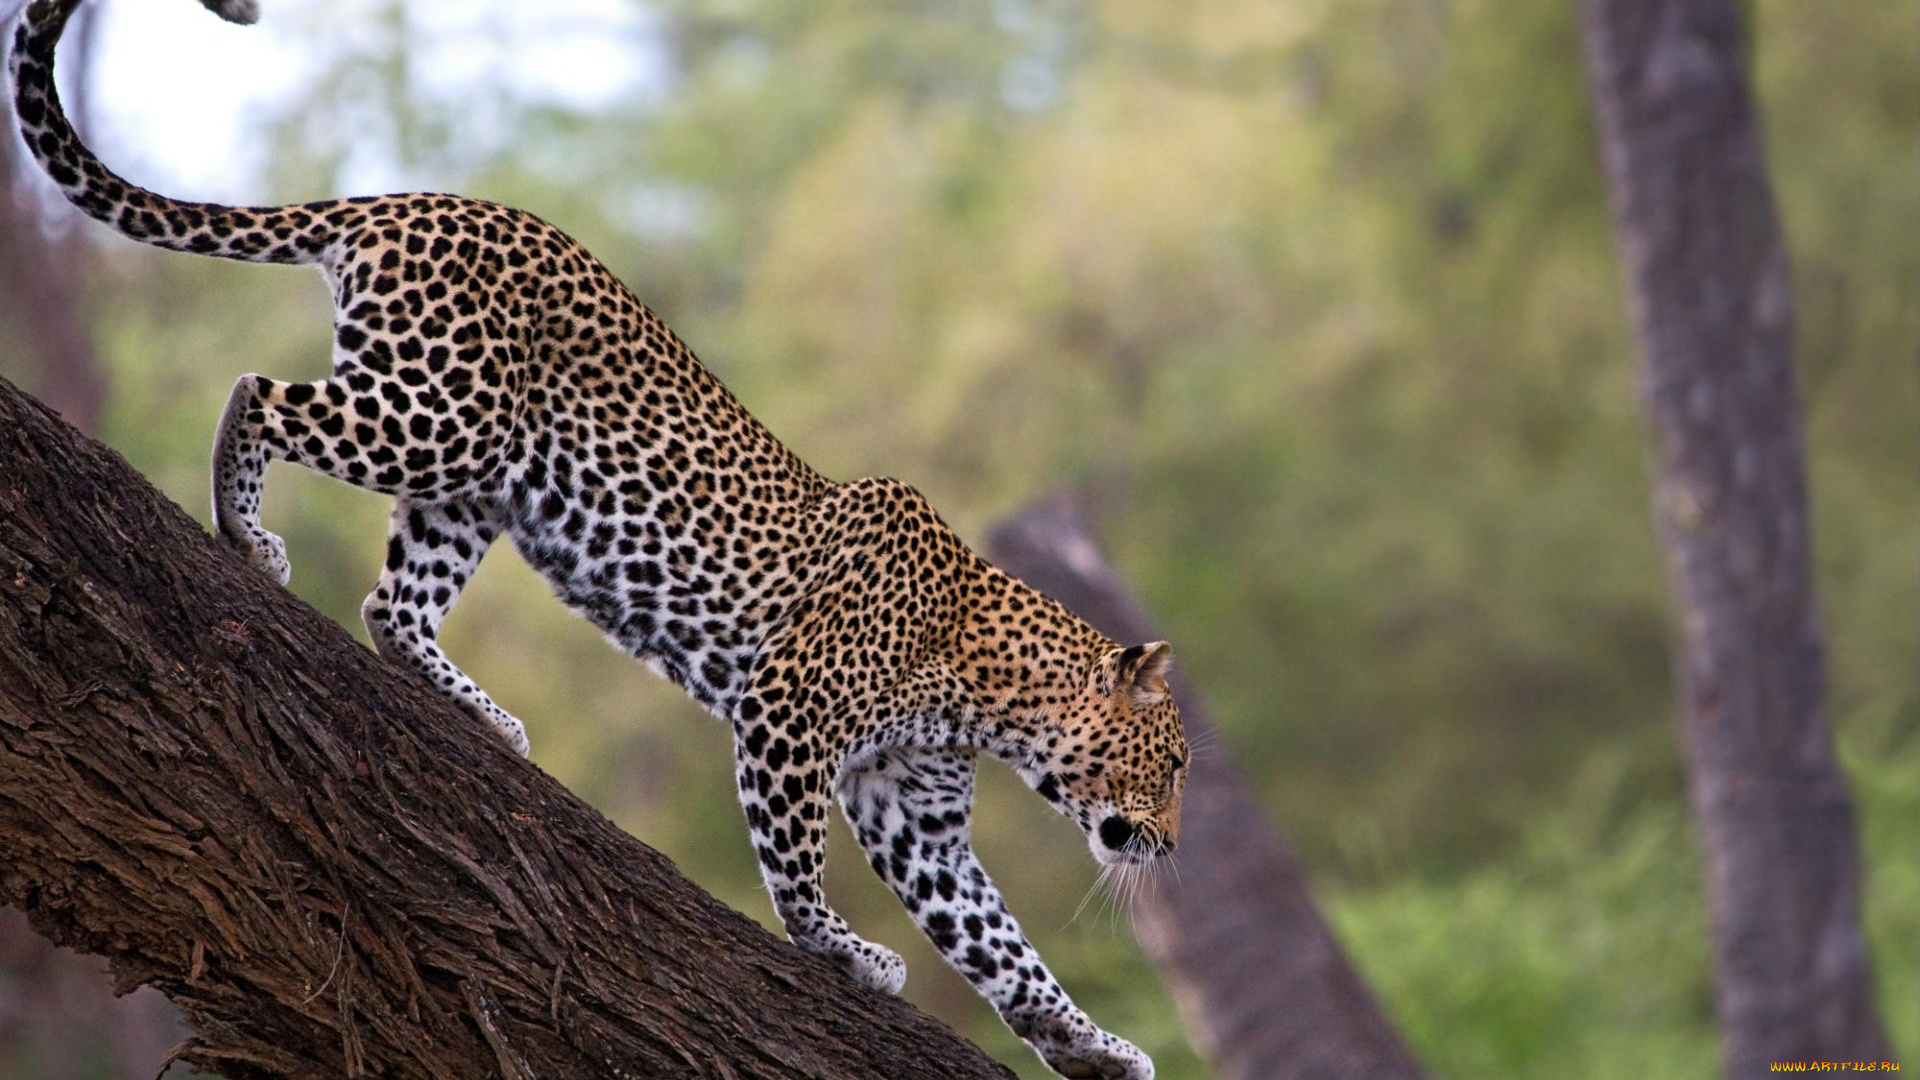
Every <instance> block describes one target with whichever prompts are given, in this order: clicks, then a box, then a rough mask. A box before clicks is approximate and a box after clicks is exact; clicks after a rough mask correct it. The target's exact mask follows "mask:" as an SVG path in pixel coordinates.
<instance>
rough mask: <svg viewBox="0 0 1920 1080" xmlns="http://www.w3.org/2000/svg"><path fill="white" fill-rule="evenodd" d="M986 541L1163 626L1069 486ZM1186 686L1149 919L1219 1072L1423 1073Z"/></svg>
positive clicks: (1143, 936)
mask: <svg viewBox="0 0 1920 1080" xmlns="http://www.w3.org/2000/svg"><path fill="white" fill-rule="evenodd" d="M988 549H989V551H990V553H991V557H992V558H993V560H994V562H996V563H997V564H999V565H1000V566H1001V567H1002V568H1004V569H1006V570H1007V571H1008V572H1009V573H1012V574H1015V575H1017V576H1019V577H1020V578H1021V579H1023V580H1025V581H1026V582H1028V583H1029V584H1031V585H1033V586H1034V587H1035V588H1038V589H1040V590H1041V591H1042V592H1045V593H1046V594H1048V595H1049V596H1052V597H1053V598H1055V599H1056V600H1059V601H1060V602H1062V603H1064V604H1066V605H1067V606H1068V607H1071V608H1072V609H1073V610H1074V611H1075V612H1077V613H1078V614H1079V615H1080V616H1081V617H1082V618H1085V619H1086V620H1087V621H1089V622H1091V623H1092V624H1093V625H1094V626H1096V627H1098V628H1100V629H1101V630H1102V631H1104V632H1106V633H1107V634H1108V635H1109V636H1112V637H1114V638H1115V639H1116V640H1120V641H1152V640H1156V639H1157V638H1158V637H1159V636H1160V635H1158V634H1156V633H1155V631H1154V628H1153V627H1152V625H1151V622H1150V620H1149V619H1148V618H1147V616H1146V613H1145V612H1144V611H1143V610H1142V608H1141V607H1140V604H1139V602H1138V601H1137V600H1135V599H1134V598H1133V596H1132V595H1131V594H1130V593H1129V592H1128V591H1127V589H1126V587H1125V585H1124V583H1123V582H1122V581H1121V580H1120V578H1119V575H1118V574H1117V573H1116V572H1115V571H1114V569H1113V567H1112V566H1111V565H1110V564H1109V563H1108V562H1107V561H1106V559H1105V557H1104V556H1103V555H1102V553H1101V551H1100V548H1099V546H1098V544H1097V543H1096V541H1095V540H1094V539H1093V537H1092V535H1091V533H1090V531H1089V530H1088V527H1087V525H1086V522H1085V520H1084V518H1083V517H1082V515H1081V514H1080V513H1079V512H1078V510H1077V509H1076V508H1075V507H1074V505H1073V503H1072V501H1071V499H1069V498H1067V497H1064V496H1055V497H1053V498H1050V499H1047V500H1044V501H1042V502H1040V503H1037V504H1035V505H1033V506H1031V507H1029V508H1027V509H1026V510H1024V511H1022V512H1021V513H1019V514H1017V515H1016V516H1014V517H1013V518H1011V519H1009V520H1008V521H1007V522H1005V523H1004V524H1002V525H1001V526H1000V527H999V528H997V529H996V530H994V532H993V534H992V536H991V537H990V539H989V544H988ZM1178 654H1179V647H1178V644H1177V643H1176V645H1175V656H1176V657H1177V656H1178ZM1173 684H1174V691H1175V696H1176V697H1177V698H1178V700H1179V702H1180V710H1181V717H1182V719H1183V721H1184V722H1185V723H1186V726H1187V737H1188V740H1189V741H1190V742H1192V743H1193V744H1195V745H1196V746H1197V747H1198V748H1199V749H1197V750H1196V751H1195V752H1194V755H1193V762H1192V765H1191V766H1190V772H1189V775H1188V778H1187V788H1186V795H1185V799H1184V801H1183V804H1182V808H1181V818H1182V821H1181V828H1180V847H1179V851H1178V852H1177V854H1176V856H1175V858H1176V859H1177V860H1178V873H1168V872H1162V873H1160V874H1158V875H1156V877H1155V879H1154V884H1153V887H1152V888H1150V889H1148V890H1146V891H1145V892H1143V893H1142V895H1141V898H1140V900H1139V902H1138V906H1137V909H1136V912H1137V916H1138V920H1137V923H1136V929H1137V931H1138V934H1139V938H1140V943H1141V946H1142V948H1143V949H1144V950H1145V951H1146V954H1147V956H1148V958H1149V959H1150V960H1151V961H1152V962H1153V964H1154V965H1155V967H1156V968H1157V969H1158V970H1159V971H1160V973H1161V976H1162V977H1163V978H1164V979H1165V980H1166V981H1167V984H1168V985H1169V986H1170V987H1172V988H1173V991H1174V995H1175V998H1176V1000H1177V1001H1178V1002H1179V1004H1180V1009H1181V1012H1182V1014H1183V1015H1184V1016H1185V1018H1186V1021H1187V1026H1188V1030H1189V1031H1190V1032H1191V1033H1192V1034H1193V1036H1194V1040H1195V1043H1196V1045H1197V1046H1199V1048H1200V1050H1201V1052H1202V1053H1203V1054H1205V1055H1206V1057H1207V1059H1208V1060H1209V1061H1210V1062H1211V1063H1212V1064H1213V1066H1214V1068H1215V1069H1216V1070H1218V1072H1219V1075H1220V1077H1221V1080H1416V1078H1418V1077H1420V1076H1421V1075H1422V1073H1421V1070H1420V1066H1419V1064H1418V1063H1417V1062H1416V1061H1415V1060H1414V1058H1413V1056H1412V1054H1410V1053H1409V1052H1408V1050H1407V1048H1406V1046H1405V1044H1404V1043H1403V1042H1402V1041H1401V1039H1400V1036H1399V1033H1398V1032H1397V1031H1396V1030H1395V1029H1394V1026H1393V1024H1392V1022H1391V1021H1390V1020H1389V1019H1388V1018H1387V1016H1386V1014H1385V1013H1383V1012H1382V1011H1381V1008H1380V1005H1379V1003H1378V1001H1376V1000H1375V998H1374V996H1373V994H1372V992H1371V991H1370V990H1368V988H1367V986H1366V983H1365V982H1364V980H1363V979H1362V978H1361V977H1360V974H1359V972H1357V971H1356V970H1354V967H1353V965H1352V963H1351V962H1349V961H1348V959H1347V957H1346V954H1345V953H1344V951H1343V950H1342V949H1341V948H1340V943H1339V941H1338V940H1337V939H1335V937H1334V936H1333V932H1332V930H1331V928H1330V927H1328V925H1327V922H1326V919H1325V918H1324V917H1322V916H1321V914H1320V911H1319V909H1318V908H1317V907H1316V906H1315V905H1314V902H1313V898H1312V897H1311V896H1310V895H1309V894H1308V892H1307V886H1306V881H1305V878H1304V875H1303V874H1302V872H1301V868H1300V864H1299V862H1298V861H1297V860H1296V859H1295V858H1294V855H1293V852H1292V850H1291V848H1290V847H1289V846H1288V845H1287V843H1286V841H1285V840H1284V839H1282V838H1281V836H1280V835H1279V833H1278V831H1277V830H1276V829H1274V828H1273V827H1272V826H1271V825H1270V824H1269V823H1268V821H1267V816H1266V811H1265V809H1264V808H1263V807H1262V806H1261V805H1260V803H1259V800H1258V799H1256V798H1255V797H1254V795H1253V793H1252V792H1251V791H1250V790H1249V789H1248V787H1247V785H1246V782H1245V781H1244V780H1243V779H1242V778H1241V776H1240V775H1239V774H1238V772H1237V771H1236V770H1235V769H1234V768H1233V765H1232V763H1231V762H1230V761H1229V760H1228V756H1227V753H1226V751H1225V748H1224V747H1222V746H1221V745H1220V744H1219V743H1218V742H1217V741H1216V734H1217V733H1216V730H1215V729H1214V727H1213V723H1212V720H1211V719H1210V718H1209V716H1208V714H1207V710H1206V706H1205V703H1204V702H1203V701H1201V699H1200V695H1199V694H1198V692H1197V691H1196V690H1195V689H1194V687H1193V686H1192V684H1191V683H1190V682H1189V681H1188V680H1186V679H1184V678H1182V677H1180V675H1179V673H1178V663H1177V661H1176V670H1175V676H1174V679H1173Z"/></svg>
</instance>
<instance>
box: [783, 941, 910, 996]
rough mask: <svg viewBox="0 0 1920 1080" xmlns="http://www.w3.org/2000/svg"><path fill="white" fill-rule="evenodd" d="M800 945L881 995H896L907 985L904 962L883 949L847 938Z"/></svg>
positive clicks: (891, 951) (870, 943) (905, 964)
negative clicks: (824, 958)
mask: <svg viewBox="0 0 1920 1080" xmlns="http://www.w3.org/2000/svg"><path fill="white" fill-rule="evenodd" d="M800 945H801V946H802V947H803V948H805V949H807V950H809V951H811V952H816V953H819V954H820V955H822V956H824V957H826V958H827V959H829V960H832V961H833V962H834V963H836V964H839V965H840V969H841V970H842V971H845V972H846V973H847V974H849V975H851V976H853V977H854V978H855V979H857V980H859V981H860V982H863V983H865V984H867V985H868V986H871V987H873V988H874V989H875V990H878V991H880V992H881V993H883V994H898V993H899V992H900V990H901V988H903V987H905V986H906V985H907V962H906V961H905V960H903V959H901V958H900V954H899V953H897V952H894V951H893V950H892V949H889V948H887V947H886V946H885V945H875V944H874V943H873V942H871V941H868V940H866V939H865V938H861V937H856V936H854V935H852V934H847V935H845V936H843V937H838V938H836V939H834V940H833V941H831V942H821V943H814V942H807V941H802V942H800Z"/></svg>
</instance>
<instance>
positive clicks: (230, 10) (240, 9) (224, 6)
mask: <svg viewBox="0 0 1920 1080" xmlns="http://www.w3.org/2000/svg"><path fill="white" fill-rule="evenodd" d="M200 3H202V4H204V5H205V6H206V9H207V10H208V11H211V12H213V13H214V14H215V15H218V16H220V17H221V18H223V19H225V20H227V21H228V22H230V23H241V24H243V25H244V24H248V23H254V22H258V21H259V20H260V4H259V2H258V0H200Z"/></svg>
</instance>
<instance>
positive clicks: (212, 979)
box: [0, 381, 1010, 1080]
mask: <svg viewBox="0 0 1920 1080" xmlns="http://www.w3.org/2000/svg"><path fill="white" fill-rule="evenodd" d="M715 780H716V782H725V778H722V777H716V778H715ZM0 901H4V902H9V903H15V904H18V905H19V906H20V907H22V908H23V909H25V911H26V912H27V914H28V916H29V917H30V918H31V919H32V920H33V924H34V926H35V928H36V929H38V930H39V931H40V932H41V933H43V934H45V935H47V936H48V937H50V938H52V939H54V940H55V941H58V942H61V943H62V944H66V945H70V946H73V947H75V948H78V949H81V950H84V951H87V952H96V953H101V954H104V955H106V956H107V957H108V958H109V960H110V962H111V965H112V969H113V972H114V975H115V978H116V980H117V982H118V984H119V986H120V987H121V988H122V989H127V988H131V987H134V986H137V985H141V984H151V985H153V986H155V987H157V988H159V989H160V990H161V991H162V992H164V993H165V994H166V995H167V996H168V997H170V998H172V999H173V1000H174V1001H175V1002H176V1003H178V1004H179V1005H180V1006H181V1008H182V1010H183V1013H184V1016H185V1019H186V1022H187V1024H188V1026H189V1027H190V1028H191V1029H192V1030H193V1032H194V1033H195V1034H194V1037H193V1039H192V1040H191V1042H190V1043H189V1044H187V1046H186V1047H185V1048H184V1049H182V1050H181V1051H180V1052H179V1056H180V1058H181V1059H182V1060H185V1061H187V1062H188V1063H190V1064H192V1065H194V1066H196V1067H198V1068H202V1069H206V1070H212V1071H217V1072H219V1073H222V1074H224V1075H226V1076H228V1077H230V1078H233V1080H249V1078H254V1077H259V1078H266V1077H275V1078H279V1080H308V1078H313V1080H319V1078H322V1077H324V1078H328V1080H334V1078H338V1077H342V1076H346V1077H358V1076H378V1077H382V1078H391V1080H402V1078H412V1077H418V1078H422V1080H425V1078H444V1077H454V1076H457V1077H487V1076H501V1077H507V1078H521V1077H533V1076H542V1077H568V1078H575V1077H579V1078H588V1077H608V1078H611V1077H615V1076H644V1077H727V1078H732V1080H748V1078H766V1080H775V1078H778V1080H793V1078H796V1077H818V1078H834V1080H841V1078H853V1077H863V1078H872V1080H899V1078H904V1077H922V1076H940V1077H988V1076H994V1077H1006V1076H1008V1075H1010V1074H1009V1073H1008V1072H1007V1071H1006V1070H1005V1069H1004V1068H1002V1067H1000V1066H997V1065H995V1064H994V1063H993V1062H992V1061H990V1060H988V1059H987V1058H985V1057H984V1056H983V1055H982V1054H981V1053H980V1052H979V1051H978V1050H977V1049H975V1048H973V1047H972V1046H970V1045H968V1044H967V1043H965V1042H963V1041H961V1040H960V1039H959V1038H958V1037H956V1036H955V1035H954V1034H953V1033H952V1032H951V1031H949V1030H947V1029H946V1028H945V1027H943V1026H942V1025H940V1024H939V1023H938V1022H936V1021H934V1020H932V1019H930V1018H928V1017H926V1016H924V1015H922V1014H920V1013H918V1012H916V1011H915V1010H914V1009H913V1008H911V1007H910V1006H908V1005H906V1004H904V1003H902V1002H900V1001H898V1000H896V999H893V998H889V997H885V996H883V995H880V994H876V993H873V992H871V991H869V990H866V989H865V988H863V987H860V986H857V985H856V984H854V983H853V981H852V980H850V979H848V978H847V977H846V976H844V975H842V974H841V973H840V972H839V971H838V970H837V969H835V968H833V967H832V966H831V965H830V964H828V963H827V962H826V961H824V960H821V959H818V958H816V957H813V956H810V955H807V954H805V953H803V952H801V951H800V950H798V949H795V948H793V947H792V946H790V945H787V944H785V943H783V942H780V941H778V940H776V939H775V938H773V937H772V936H771V935H769V934H768V933H767V932H766V931H764V930H763V929H761V928H760V927H759V926H758V925H757V924H755V923H753V922H751V921H749V920H748V919H746V918H745V917H743V916H741V915H739V914H737V913H735V912H733V911H730V910H728V909H727V908H725V907H724V906H722V905H720V904H719V903H718V902H717V901H715V900H713V899H712V898H711V897H708V896H707V895H705V894H704V893H702V892H700V891H699V890H698V889H697V888H695V887H694V886H692V885H691V884H689V883H688V882H687V881H685V880H684V879H682V878H681V877H680V876H679V875H678V874H677V873H676V872H675V871H674V869H673V867H672V865H671V864H670V863H668V862H667V860H666V859H664V858H662V857H661V856H660V855H658V854H656V853H654V852H653V851H651V850H649V849H647V848H645V847H643V846H642V845H640V844H639V843H638V842H636V841H635V840H633V839H632V838H631V837H629V836H627V835H625V834H624V833H622V832H620V831H619V830H618V829H616V828H615V827H614V826H613V825H612V824H611V823H609V822H608V821H607V820H606V819H605V818H603V817H601V816H600V815H599V814H598V813H596V812H594V811H593V810H592V809H591V808H589V807H588V806H586V805H585V804H583V803H581V802H580V801H579V800H578V799H576V798H575V797H573V796H572V795H571V794H569V793H568V792H567V791H566V790H565V789H563V788H561V787H560V786H559V785H558V784H556V783H554V782H553V781H552V780H551V779H549V778H548V777H547V776H545V775H544V774H543V773H541V772H540V771H539V770H538V769H536V768H532V767H530V766H529V765H528V764H526V763H525V762H523V761H521V760H520V759H519V758H517V757H515V756H514V755H513V754H512V753H511V752H510V751H509V750H508V749H507V748H506V747H505V746H504V745H503V744H501V743H500V742H499V740H498V739H497V738H495V737H494V736H493V735H492V734H491V733H490V732H488V731H486V730H484V729H483V728H482V727H481V726H480V725H479V724H478V723H477V722H476V721H474V720H472V719H470V718H469V717H467V716H466V715H465V714H464V713H461V712H460V711H458V710H457V709H456V708H455V707H454V706H453V704H452V703H451V702H449V701H447V700H446V699H444V698H442V697H441V696H440V695H438V694H436V693H435V692H434V691H433V690H432V689H431V688H430V687H428V686H427V685H426V684H425V683H424V682H423V681H421V680H420V679H418V678H416V677H413V676H410V675H408V674H406V673H404V672H402V671H401V670H399V669H398V668H395V667H392V666H390V665H388V664H386V663H384V662H382V661H381V660H380V659H379V658H377V657H376V656H374V655H373V654H372V653H370V652H368V651H367V650H365V649H363V648H360V647H359V646H357V645H356V644H354V642H353V641H352V639H351V638H349V637H348V636H347V635H346V633H345V632H344V631H342V630H341V629H340V628H339V627H338V626H335V625H333V624H332V623H330V622H328V621H326V620H325V619H324V618H322V617H320V616H319V615H318V614H317V613H315V612H314V611H312V610H311V609H309V608H307V607H306V606H305V605H303V604H301V603H300V602H299V601H297V600H295V599H294V598H293V597H292V596H290V595H289V594H287V593H286V592H284V591H283V590H281V589H279V588H277V587H274V586H273V585H271V584H270V583H269V582H267V581H266V580H265V579H264V578H263V577H262V576H260V575H259V574H257V573H255V572H253V571H251V570H250V569H248V568H247V567H246V565H245V564H244V563H243V562H242V561H241V560H240V559H238V558H236V557H234V556H232V555H231V554H229V553H227V552H225V551H222V550H220V549H218V548H216V547H215V546H214V544H213V543H212V542H210V541H209V540H208V538H207V537H206V535H205V534H203V533H202V532H201V531H200V530H199V529H198V528H197V527H196V526H195V525H194V523H193V522H192V521H191V520H189V519H188V517H187V516H186V514H184V513H183V512H181V510H180V509H179V508H178V507H176V506H173V505H172V504H171V503H168V502H167V501H166V500H165V499H164V498H163V497H162V496H160V495H159V494H158V493H157V492H155V491H154V490H153V489H152V488H151V487H149V486H148V485H147V484H146V483H145V481H143V480H142V479H141V478H140V477H139V476H138V475H137V474H135V473H134V472H133V471H132V470H131V469H130V468H128V467H127V465H126V463H125V462H124V461H122V460H120V458H119V457H118V456H117V455H115V454H113V453H112V452H111V451H108V450H106V449H104V448H102V447H100V446H99V445H98V444H94V443H92V442H90V441H88V440H86V439H84V438H82V437H80V436H79V435H78V434H77V433H75V432H74V431H73V430H72V429H70V428H68V427H67V426H66V425H64V424H62V423H60V422H59V421H58V420H57V419H55V418H54V417H53V416H52V414H51V413H50V412H49V411H48V410H47V409H46V408H45V407H43V406H41V405H39V404H38V403H37V402H34V401H32V400H31V399H29V398H26V397H24V396H23V395H20V394H19V393H18V392H17V391H16V390H15V389H14V388H13V387H12V386H11V385H10V384H7V383H6V382H4V381H0Z"/></svg>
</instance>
